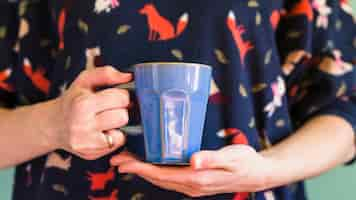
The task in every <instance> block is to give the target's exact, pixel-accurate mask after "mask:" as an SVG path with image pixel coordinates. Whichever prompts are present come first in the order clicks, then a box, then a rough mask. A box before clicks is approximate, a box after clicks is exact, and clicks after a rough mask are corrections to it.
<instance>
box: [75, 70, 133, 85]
mask: <svg viewBox="0 0 356 200" xmlns="http://www.w3.org/2000/svg"><path fill="white" fill-rule="evenodd" d="M131 79H132V74H130V73H123V72H120V71H118V70H116V69H115V68H113V67H110V66H106V67H98V68H94V69H92V70H86V71H84V72H82V73H81V74H80V75H79V76H78V78H77V79H76V80H75V81H74V83H73V85H77V86H80V87H84V88H86V89H95V88H97V87H101V86H110V85H116V84H120V83H127V82H129V81H130V80H131Z"/></svg>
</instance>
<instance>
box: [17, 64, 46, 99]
mask: <svg viewBox="0 0 356 200" xmlns="http://www.w3.org/2000/svg"><path fill="white" fill-rule="evenodd" d="M23 70H24V72H25V74H26V76H27V77H28V78H29V79H31V81H32V83H33V85H34V86H36V87H37V88H38V89H39V90H41V91H42V92H43V93H45V94H48V93H49V87H50V84H51V83H50V82H49V80H48V79H47V78H46V77H45V76H44V74H45V73H46V71H45V69H44V68H42V67H39V68H37V69H36V71H33V70H32V64H31V62H30V60H29V59H28V58H24V61H23Z"/></svg>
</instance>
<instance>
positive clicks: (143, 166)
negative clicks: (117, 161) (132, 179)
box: [119, 158, 194, 183]
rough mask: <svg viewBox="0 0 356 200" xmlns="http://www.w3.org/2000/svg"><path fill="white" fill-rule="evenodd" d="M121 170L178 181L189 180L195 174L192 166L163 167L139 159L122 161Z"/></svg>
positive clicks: (163, 179)
mask: <svg viewBox="0 0 356 200" xmlns="http://www.w3.org/2000/svg"><path fill="white" fill-rule="evenodd" d="M122 159H124V158H122ZM119 171H120V172H121V173H132V174H137V175H139V176H145V177H148V178H155V179H158V180H160V181H171V182H176V183H185V182H189V181H191V178H192V177H193V175H194V171H193V170H192V169H191V168H190V167H161V166H155V165H152V164H149V163H144V162H142V161H139V160H137V159H135V160H134V161H131V162H125V163H122V164H121V165H119ZM157 174H159V176H157Z"/></svg>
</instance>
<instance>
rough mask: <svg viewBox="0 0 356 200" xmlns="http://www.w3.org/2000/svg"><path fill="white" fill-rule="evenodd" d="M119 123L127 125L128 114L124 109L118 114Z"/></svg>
mask: <svg viewBox="0 0 356 200" xmlns="http://www.w3.org/2000/svg"><path fill="white" fill-rule="evenodd" d="M119 116H120V117H119V123H120V124H122V125H125V124H127V123H129V113H128V111H127V110H126V109H125V110H122V111H121V112H120V115H119Z"/></svg>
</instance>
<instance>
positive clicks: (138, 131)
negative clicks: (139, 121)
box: [116, 81, 143, 136]
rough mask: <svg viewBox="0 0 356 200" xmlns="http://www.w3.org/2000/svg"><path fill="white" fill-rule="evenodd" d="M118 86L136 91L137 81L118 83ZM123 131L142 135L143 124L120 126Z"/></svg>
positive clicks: (133, 134)
mask: <svg viewBox="0 0 356 200" xmlns="http://www.w3.org/2000/svg"><path fill="white" fill-rule="evenodd" d="M116 88H119V89H124V90H128V91H135V88H136V87H135V81H130V82H128V83H123V84H119V85H116ZM118 129H119V130H120V131H121V132H123V133H124V134H126V135H132V136H136V135H141V134H142V133H143V127H142V125H133V126H123V127H121V128H118Z"/></svg>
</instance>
